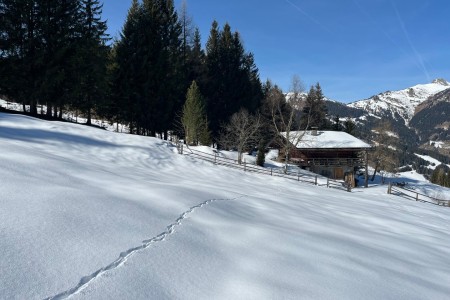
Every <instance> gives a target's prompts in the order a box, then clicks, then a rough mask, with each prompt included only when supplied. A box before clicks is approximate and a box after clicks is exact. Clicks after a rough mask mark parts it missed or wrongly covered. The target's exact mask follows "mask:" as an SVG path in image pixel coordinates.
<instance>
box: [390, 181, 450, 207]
mask: <svg viewBox="0 0 450 300" xmlns="http://www.w3.org/2000/svg"><path fill="white" fill-rule="evenodd" d="M388 194H392V195H397V196H402V197H405V198H408V199H412V200H415V201H420V202H427V203H431V204H435V205H441V206H447V207H450V200H443V199H438V198H436V197H431V196H429V195H425V194H421V193H419V192H417V191H415V190H412V189H409V188H407V187H405V186H398V185H393V184H392V183H389V185H388Z"/></svg>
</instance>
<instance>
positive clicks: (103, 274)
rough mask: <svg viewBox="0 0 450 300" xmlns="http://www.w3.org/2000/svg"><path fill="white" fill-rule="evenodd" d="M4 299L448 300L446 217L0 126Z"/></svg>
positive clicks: (133, 145) (140, 141)
mask: <svg viewBox="0 0 450 300" xmlns="http://www.w3.org/2000/svg"><path fill="white" fill-rule="evenodd" d="M0 145H1V147H0V178H1V182H0V191H1V194H0V254H1V256H2V259H1V260H0V269H1V270H2V272H1V273H0V282H1V284H0V298H2V299H45V298H52V297H54V298H55V299H64V298H68V297H72V298H74V299H274V298H280V299H281V298H282V299H299V298H301V299H446V298H448V295H449V294H450V286H449V285H448V282H450V248H449V247H448V245H450V226H449V225H448V224H450V222H449V221H450V209H448V208H444V207H438V206H432V205H428V204H423V203H416V202H413V201H408V200H404V199H401V198H398V197H395V196H389V195H387V194H386V191H385V188H384V187H383V188H380V189H377V188H371V189H368V190H364V189H356V190H354V192H353V193H347V192H344V191H337V190H329V189H326V188H323V187H316V186H310V185H306V184H302V183H298V182H295V181H289V180H283V179H282V178H272V177H269V176H263V175H255V174H246V173H243V172H240V171H237V170H232V169H227V168H223V167H218V166H214V165H211V164H209V163H206V162H201V161H196V160H195V159H193V158H189V157H186V156H181V155H178V154H176V151H175V148H174V147H172V146H171V145H170V144H168V143H166V142H164V141H161V140H157V139H154V138H145V137H139V136H131V135H125V134H118V133H113V132H108V131H104V130H98V129H94V128H88V127H84V126H80V125H75V124H69V123H59V122H46V121H41V120H36V119H32V118H29V117H24V116H19V115H8V114H0Z"/></svg>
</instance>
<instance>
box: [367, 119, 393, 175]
mask: <svg viewBox="0 0 450 300" xmlns="http://www.w3.org/2000/svg"><path fill="white" fill-rule="evenodd" d="M374 133H375V134H376V137H375V144H376V146H375V151H373V152H372V153H371V155H370V160H371V161H372V163H373V164H374V168H375V171H374V172H373V175H372V179H371V180H372V181H373V180H374V179H375V175H376V174H377V172H378V171H379V170H384V171H387V172H393V171H395V168H396V167H398V164H399V160H398V156H397V154H396V153H395V150H396V145H397V144H398V142H397V141H396V139H397V138H396V137H395V136H394V133H393V131H392V125H391V124H390V123H389V122H387V121H385V122H381V123H380V125H379V126H378V127H376V128H375V129H374Z"/></svg>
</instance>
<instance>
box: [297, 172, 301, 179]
mask: <svg viewBox="0 0 450 300" xmlns="http://www.w3.org/2000/svg"><path fill="white" fill-rule="evenodd" d="M297 181H300V171H297Z"/></svg>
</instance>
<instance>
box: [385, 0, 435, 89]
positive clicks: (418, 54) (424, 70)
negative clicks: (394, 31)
mask: <svg viewBox="0 0 450 300" xmlns="http://www.w3.org/2000/svg"><path fill="white" fill-rule="evenodd" d="M391 4H392V7H393V8H394V11H395V13H396V15H397V19H398V21H399V22H400V26H401V28H402V30H403V33H404V34H405V37H406V40H407V41H408V43H409V45H410V46H411V49H412V51H413V52H414V54H415V55H416V58H417V61H418V62H419V64H420V67H421V68H422V70H423V72H424V74H425V76H426V77H427V79H428V81H431V77H430V74H429V73H428V70H427V68H426V66H425V63H424V61H423V59H422V56H421V55H420V53H419V52H418V51H417V49H416V47H414V45H413V43H412V41H411V38H410V37H409V34H408V31H407V30H406V27H405V24H404V23H403V20H402V17H401V16H400V13H399V12H398V10H397V7H396V6H395V3H394V2H392V1H391Z"/></svg>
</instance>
